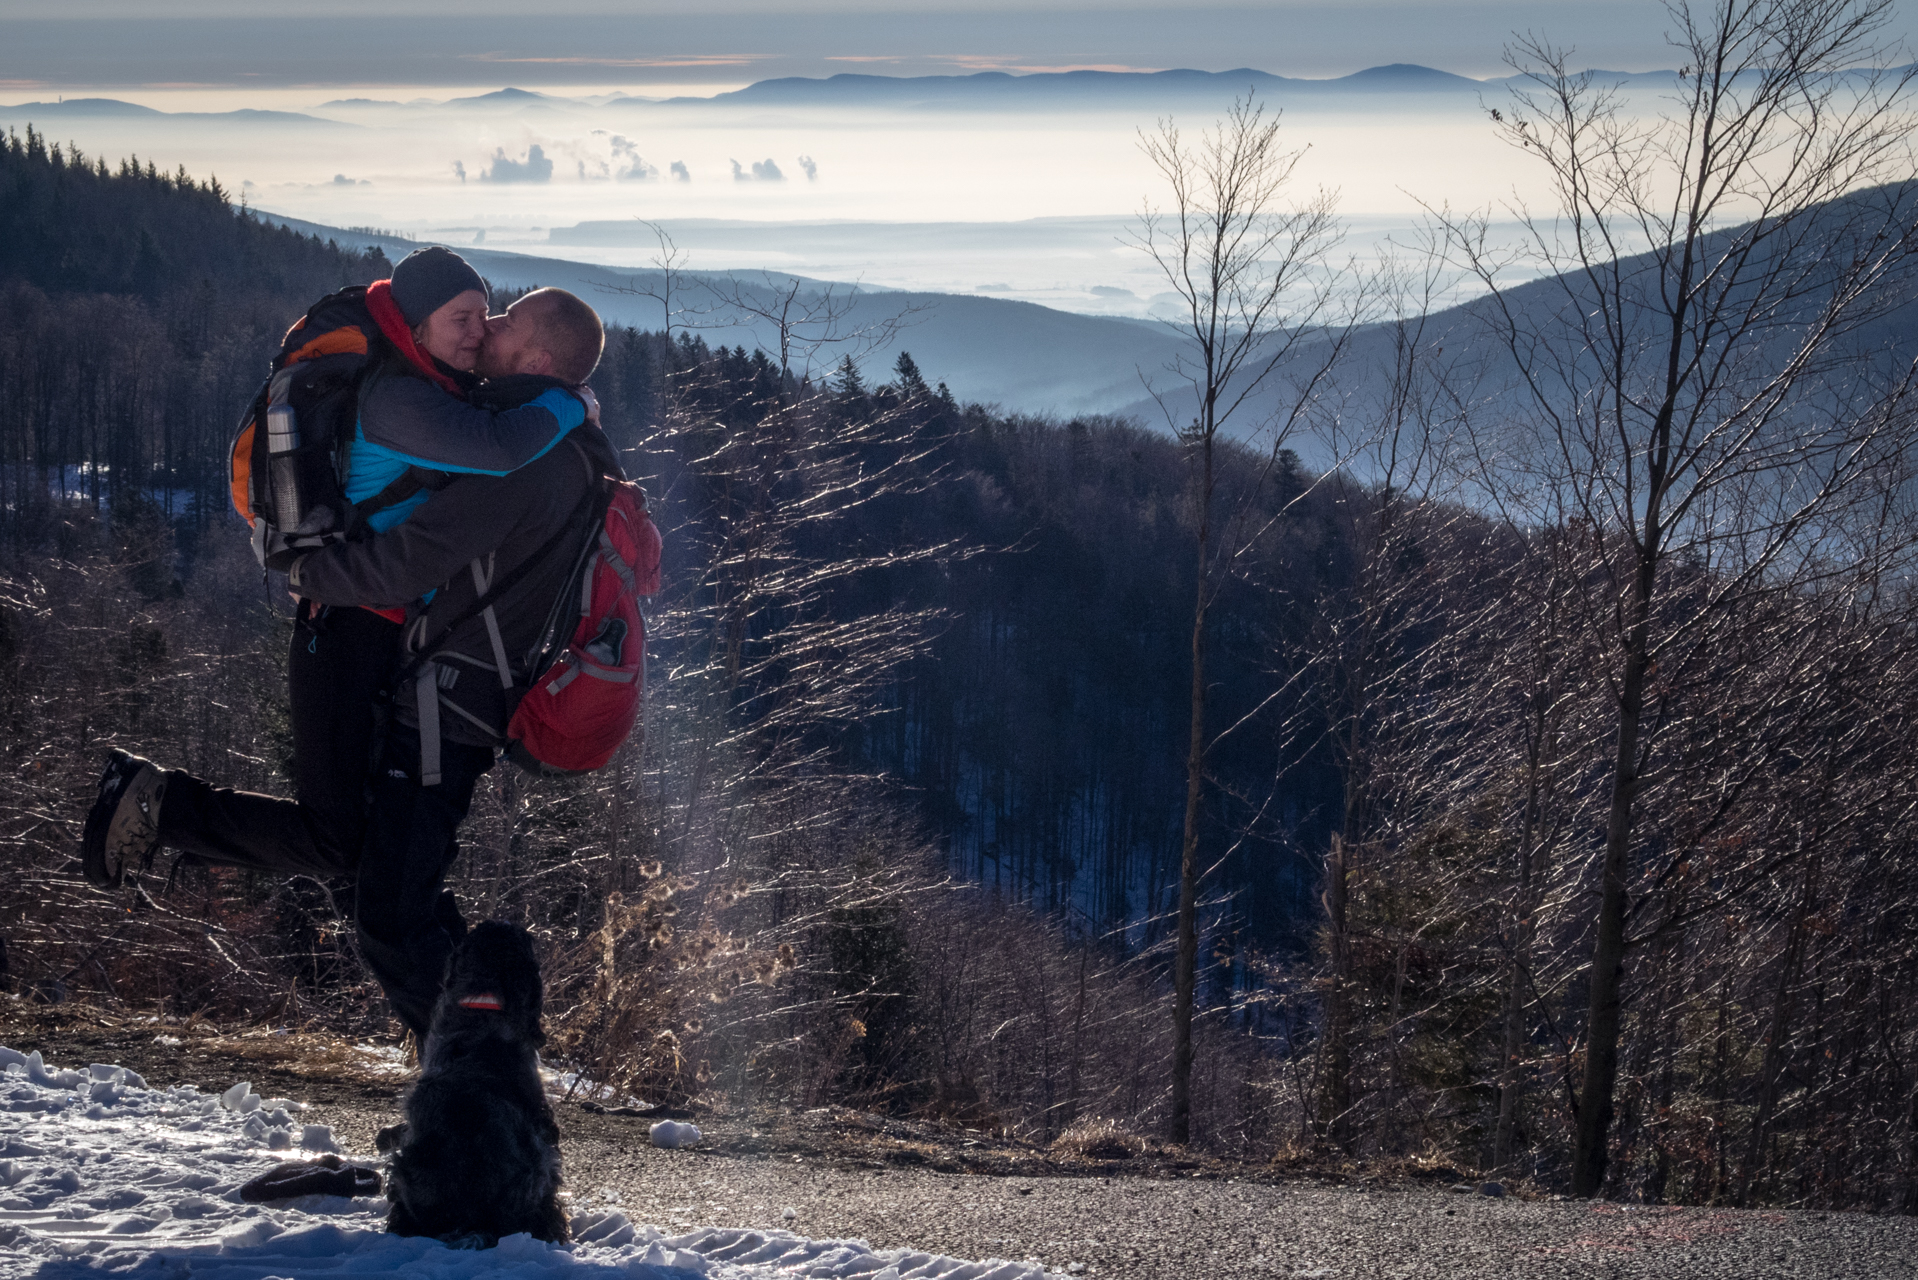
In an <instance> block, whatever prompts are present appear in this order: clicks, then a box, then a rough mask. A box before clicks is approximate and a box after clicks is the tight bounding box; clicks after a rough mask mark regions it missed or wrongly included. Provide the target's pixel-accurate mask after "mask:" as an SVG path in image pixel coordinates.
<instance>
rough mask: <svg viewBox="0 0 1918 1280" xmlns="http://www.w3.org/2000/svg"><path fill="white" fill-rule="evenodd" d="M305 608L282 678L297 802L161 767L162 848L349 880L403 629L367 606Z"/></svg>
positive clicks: (231, 863) (361, 839) (221, 862)
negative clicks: (380, 713)
mask: <svg viewBox="0 0 1918 1280" xmlns="http://www.w3.org/2000/svg"><path fill="white" fill-rule="evenodd" d="M306 613H307V607H305V606H303V607H302V608H301V609H300V611H299V613H298V614H297V615H296V616H295V617H294V619H293V645H292V650H291V652H289V653H288V655H287V663H286V674H287V684H288V687H289V691H290V693H291V695H292V711H293V794H294V796H295V797H297V798H296V799H294V800H283V799H281V798H279V797H277V796H268V795H261V794H260V793H258V792H254V791H236V790H233V789H232V788H230V787H216V786H213V785H211V784H210V783H207V782H205V781H203V780H201V779H199V778H196V777H194V776H193V775H192V774H190V773H186V772H184V771H182V770H179V769H169V770H168V771H167V789H166V800H165V801H164V802H163V803H162V804H161V806H160V842H161V844H163V845H165V846H166V847H168V848H170V849H177V850H179V851H181V852H183V853H191V854H194V855H196V856H197V857H199V858H200V859H201V860H203V861H205V862H209V863H212V864H214V865H215V866H224V867H245V868H247V869H248V870H252V871H263V872H268V873H276V874H280V875H309V876H314V877H317V878H319V879H322V880H330V879H338V878H341V877H350V876H352V875H353V874H354V871H355V869H356V868H357V867H358V865H359V860H360V848H361V846H362V845H363V844H364V843H365V835H366V814H367V799H368V792H367V782H368V774H369V773H370V772H371V770H372V763H373V751H374V739H375V737H376V731H377V716H376V700H377V699H378V698H379V696H380V695H381V693H382V691H383V690H385V688H386V686H387V685H388V684H389V683H390V682H391V680H392V678H393V675H394V673H395V671H396V670H397V668H398V665H399V651H400V626H399V624H398V623H395V622H388V621H387V620H386V619H385V618H382V617H380V616H378V615H377V614H372V613H368V612H367V611H366V610H364V609H319V610H318V611H317V616H315V617H314V618H312V619H308V618H307V616H306Z"/></svg>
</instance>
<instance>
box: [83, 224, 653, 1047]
mask: <svg viewBox="0 0 1918 1280" xmlns="http://www.w3.org/2000/svg"><path fill="white" fill-rule="evenodd" d="M336 296H338V295H336ZM364 307H365V311H366V312H367V313H370V315H371V319H372V322H373V323H374V324H376V325H377V328H378V335H377V337H378V338H379V339H383V340H384V341H376V342H375V345H374V347H373V348H372V349H373V351H374V354H375V358H374V359H372V361H371V363H370V364H369V365H367V367H366V368H365V370H364V372H363V373H362V374H361V375H360V376H359V381H358V407H357V424H356V425H355V426H353V427H352V428H351V439H350V441H349V442H346V443H345V447H344V448H343V449H342V450H340V451H339V454H338V455H336V456H339V457H342V458H343V461H342V462H341V463H340V464H339V466H338V468H337V469H338V479H339V481H340V482H341V487H342V488H343V490H344V494H345V498H346V499H347V501H348V502H350V503H351V504H352V505H353V507H354V508H355V509H356V511H357V512H358V513H359V514H360V515H361V516H362V517H363V519H362V520H360V521H359V522H358V523H359V525H360V528H359V533H360V534H361V536H357V537H352V538H347V539H342V540H336V541H331V542H328V543H327V544H325V545H323V546H320V547H318V548H317V549H310V550H292V549H288V550H283V551H280V552H278V553H277V554H275V555H270V556H268V557H267V558H266V564H267V566H268V567H269V568H274V569H280V570H283V571H285V572H286V574H287V581H288V585H289V587H290V588H291V590H292V593H293V596H294V598H295V602H296V603H295V612H294V620H293V642H292V649H291V652H290V654H289V656H288V661H287V678H288V683H289V685H290V686H291V688H290V692H291V702H292V728H293V792H294V796H295V797H296V798H295V799H293V800H283V799H279V798H276V797H273V796H267V795H260V794H258V793H255V792H248V791H236V790H232V789H229V788H224V787H216V786H213V785H211V784H210V783H208V782H206V781H204V780H202V779H200V778H197V777H194V776H193V775H192V774H189V773H186V772H184V771H182V770H178V769H163V768H161V767H159V766H158V765H156V764H154V763H152V762H151V761H148V760H144V759H141V758H140V757H138V756H135V755H131V754H129V753H127V752H125V751H119V750H116V751H114V752H113V753H112V755H111V756H110V758H109V759H108V761H107V765H106V770H105V772H104V773H103V774H102V775H101V778H100V783H99V791H98V795H97V798H96V799H95V800H94V802H93V806H92V809H91V811H90V812H89V814H88V816H87V820H86V826H85V829H84V832H83V835H82V838H81V855H82V856H81V863H82V869H83V871H84V872H85V875H86V877H87V879H88V881H89V882H91V883H92V884H93V885H95V886H96V887H98V888H101V889H113V888H115V887H117V886H119V885H120V883H121V882H122V878H123V876H124V874H125V872H126V871H127V869H128V868H129V867H132V866H135V865H136V864H137V865H138V866H139V867H142V868H144V867H148V866H150V865H151V864H152V860H153V857H154V854H155V852H156V851H157V850H158V849H160V848H161V847H166V848H170V849H173V850H176V851H178V852H179V853H180V854H182V855H183V856H185V857H190V858H192V859H194V860H195V861H197V862H200V863H203V864H207V865H213V866H230V867H245V868H247V869H249V870H253V871H260V872H266V873H269V874H277V875H308V876H313V877H316V878H319V879H322V880H329V879H338V878H352V879H353V880H354V882H355V893H354V905H353V915H354V920H355V924H356V926H357V931H358V937H359V946H360V952H361V955H362V956H363V957H364V959H365V960H366V962H367V965H368V966H369V967H370V968H371V969H372V971H373V974H374V976H375V977H376V978H377V979H378V980H379V983H380V985H381V987H382V988H383V989H384V990H385V992H386V995H387V998H388V1000H389V1001H390V1002H391V1004H392V1006H393V1011H394V1012H395V1014H397V1015H398V1017H399V1019H400V1021H401V1022H403V1023H404V1024H405V1025H406V1027H407V1028H408V1029H409V1030H411V1031H412V1032H413V1033H414V1035H415V1036H416V1037H417V1038H418V1040H419V1041H420V1042H421V1043H424V1041H425V1037H426V1031H427V1026H428V1023H429V1021H430V1019H431V1016H432V1011H433V1005H434V1002H435V1000H436V999H437V998H438V995H439V989H440V983H441V977H442V972H443V970H444V967H445V963H446V958H447V956H448V955H449V954H450V952H451V950H452V947H453V944H454V942H455V941H456V940H457V939H458V937H459V936H460V935H461V934H463V933H464V932H465V922H464V920H463V919H462V918H461V916H460V913H459V908H458V905H457V903H456V902H455V901H454V900H453V895H452V893H451V892H450V891H445V890H443V883H444V880H445V875H446V870H447V868H448V866H449V865H450V864H451V862H452V860H453V858H454V856H455V855H456V854H457V852H458V846H457V845H456V844H455V842H454V833H455V831H456V830H457V829H458V827H459V824H460V821H461V819H462V818H464V817H465V816H466V812H467V809H468V807H469V805H470V804H471V802H472V797H473V788H474V784H475V783H476V782H477V781H478V780H479V778H480V776H481V775H482V774H484V773H485V772H486V771H487V770H488V769H490V768H491V767H492V765H493V760H494V756H495V752H496V750H497V749H498V748H499V747H500V746H501V745H502V744H503V743H504V742H505V738H506V725H507V722H508V719H509V718H510V716H511V715H512V712H513V708H514V704H515V702H516V700H517V694H516V693H515V690H516V688H518V689H523V688H524V687H525V683H526V680H527V678H528V677H529V675H530V674H531V673H529V672H528V671H526V670H524V669H523V667H524V665H525V662H526V661H527V660H526V659H515V658H513V657H511V656H509V655H524V654H529V653H531V652H532V651H533V650H534V649H535V648H536V646H537V643H538V640H539V637H540V633H541V631H542V629H543V628H544V627H545V626H546V624H547V621H548V618H549V611H550V609H551V608H552V607H553V595H554V590H555V586H554V584H555V583H556V582H559V581H561V580H563V579H565V578H566V577H567V575H568V574H569V572H570V571H571V570H572V567H573V564H574V562H575V560H576V557H577V554H578V547H577V545H576V541H577V540H576V539H570V538H568V537H566V536H565V534H566V532H567V530H568V528H569V527H573V526H574V524H575V517H576V515H577V512H578V511H579V510H580V509H581V508H582V504H583V502H584V501H585V500H586V499H587V498H588V496H589V494H591V493H592V492H593V491H594V490H595V488H596V486H598V485H600V484H601V483H602V479H601V478H602V477H606V476H610V477H613V478H614V479H618V478H620V470H619V463H618V460H617V457H616V455H615V452H614V450H613V448H612V446H611V445H610V444H609V443H608V441H607V439H606V437H605V436H604V435H603V434H602V433H601V432H600V429H599V420H598V419H599V410H598V405H597V403H596V402H595V400H594V398H593V394H592V392H591V391H590V390H589V389H587V387H586V385H585V384H586V379H587V378H588V377H589V376H590V375H591V374H592V372H593V369H594V368H595V367H596V366H597V365H598V363H599V358H600V353H601V351H602V349H603V347H604V344H605V333H604V330H603V329H602V328H601V325H600V320H599V317H598V316H597V315H596V314H595V313H594V311H593V309H592V308H591V307H589V306H588V305H587V304H586V303H585V302H583V301H581V300H580V299H579V298H578V297H576V296H574V295H573V294H571V293H567V292H566V291H564V290H562V289H538V290H535V291H533V292H531V293H529V294H527V295H525V296H524V297H522V298H520V299H519V300H518V301H516V302H514V303H513V304H512V305H511V306H510V307H508V308H507V309H506V311H505V312H504V313H503V314H501V315H489V314H488V295H487V287H486V284H485V282H484V281H483V280H482V279H481V278H480V275H479V273H478V272H477V271H475V270H474V269H473V267H472V266H471V265H470V264H468V263H467V262H466V261H465V260H464V259H463V258H461V257H460V256H459V255H458V254H455V253H453V252H451V251H450V250H447V249H442V248H429V249H421V250H419V251H417V252H415V253H413V254H410V255H408V257H407V258H406V259H405V260H404V261H402V262H401V263H400V264H399V266H398V267H396V268H395V269H394V271H393V276H392V279H390V280H381V281H377V282H375V283H374V284H373V285H371V286H369V287H368V289H367V290H366V293H365V298H364ZM315 310H316V312H317V310H318V308H316V309H315ZM302 323H305V322H304V321H303V322H302ZM297 328H298V326H296V329H297ZM429 602H430V604H431V608H432V614H433V617H434V618H435V619H438V620H444V619H453V620H455V621H454V622H453V623H452V625H451V626H450V627H448V626H447V625H446V623H445V622H443V621H436V622H434V623H433V624H432V625H429V620H428V617H427V606H428V604H429ZM489 602H490V605H491V607H490V608H487V607H484V606H485V605H486V604H487V603H489ZM403 676H404V677H405V678H406V683H405V687H402V688H396V687H395V684H396V682H397V681H400V680H401V678H402V677H403ZM416 676H417V677H418V678H414V677H416Z"/></svg>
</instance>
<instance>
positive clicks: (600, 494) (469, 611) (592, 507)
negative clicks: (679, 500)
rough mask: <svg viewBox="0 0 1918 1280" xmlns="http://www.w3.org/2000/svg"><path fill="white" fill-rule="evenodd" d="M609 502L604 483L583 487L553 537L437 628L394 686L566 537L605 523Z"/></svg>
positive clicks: (522, 579)
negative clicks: (580, 529)
mask: <svg viewBox="0 0 1918 1280" xmlns="http://www.w3.org/2000/svg"><path fill="white" fill-rule="evenodd" d="M611 500H612V490H611V487H610V486H609V485H606V484H604V483H603V482H595V483H593V484H589V485H588V486H587V487H586V492H585V493H584V494H583V495H581V497H580V500H579V502H578V504H577V505H576V506H574V508H573V510H572V511H571V512H570V513H569V514H568V515H567V517H566V519H565V521H564V522H562V523H561V524H560V526H559V528H557V529H555V530H554V531H553V533H552V535H551V536H550V537H548V538H547V539H546V541H544V542H542V543H540V544H539V546H538V547H537V548H536V549H534V550H533V552H532V553H531V554H529V555H527V556H526V557H525V558H524V559H522V560H521V561H520V562H519V563H518V564H516V565H514V566H513V568H512V569H511V570H509V571H508V572H507V573H506V574H505V575H504V576H502V577H499V578H496V579H494V580H493V581H492V582H491V583H490V584H489V585H488V587H487V589H486V590H485V591H483V592H481V593H480V594H479V595H477V596H476V597H475V598H474V599H473V600H472V602H471V603H469V604H468V605H467V606H466V608H464V609H462V610H460V612H459V614H458V615H457V616H455V617H454V618H453V619H451V620H450V621H449V622H447V623H446V624H445V625H444V626H442V627H440V628H439V630H438V632H437V633H436V634H435V635H434V636H433V638H432V639H431V640H429V641H424V642H422V643H421V645H420V648H419V652H418V653H417V654H416V655H414V657H413V659H412V661H411V662H409V663H407V665H406V666H405V667H404V668H402V669H401V671H400V674H399V676H398V678H397V683H399V684H404V683H405V682H406V681H407V680H408V679H410V678H411V677H413V676H414V675H417V674H418V673H419V670H420V668H421V667H422V666H424V665H425V664H426V663H427V662H429V661H431V660H432V658H433V657H434V656H435V654H436V653H437V652H438V650H439V647H440V646H441V645H442V644H444V643H445V642H446V639H447V637H448V636H450V635H452V634H453V632H454V631H455V630H456V629H457V628H459V627H462V626H464V625H465V624H466V623H468V622H470V621H472V620H473V619H474V618H477V617H479V616H480V615H481V614H482V613H485V612H486V611H487V610H488V609H490V608H492V607H493V602H494V601H495V600H498V599H499V598H500V597H502V596H504V595H505V594H506V593H507V592H509V591H511V590H512V589H513V588H514V587H517V586H518V585H519V584H520V583H521V582H523V581H524V580H525V579H526V577H527V575H528V574H530V573H532V572H533V570H535V569H536V568H538V567H539V565H540V564H541V562H543V561H544V560H545V559H546V557H547V556H549V555H551V554H552V553H553V552H554V551H556V550H558V549H559V548H560V546H561V545H563V544H564V543H565V541H566V539H567V538H568V537H569V536H573V535H575V533H576V530H577V529H578V528H579V527H580V525H581V524H584V525H585V526H586V527H587V528H588V529H590V528H591V527H592V522H593V520H594V518H595V517H597V518H599V519H604V518H605V513H606V504H607V503H608V502H610V501H611ZM424 621H425V618H424V617H422V618H421V622H422V624H423V623H424ZM424 629H425V628H424V626H423V625H422V627H421V630H422V632H424Z"/></svg>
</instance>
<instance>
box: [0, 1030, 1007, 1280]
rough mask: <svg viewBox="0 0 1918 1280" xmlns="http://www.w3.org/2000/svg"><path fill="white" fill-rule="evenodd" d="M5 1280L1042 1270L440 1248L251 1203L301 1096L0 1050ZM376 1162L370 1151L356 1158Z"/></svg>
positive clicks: (758, 1249) (771, 1235) (656, 1242)
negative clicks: (51, 1061)
mask: <svg viewBox="0 0 1918 1280" xmlns="http://www.w3.org/2000/svg"><path fill="white" fill-rule="evenodd" d="M0 1066H3V1067H4V1070H5V1074H4V1076H0V1105H3V1106H4V1108H5V1110H4V1111H0V1280H4V1278H10V1277H15V1276H36V1277H42V1278H59V1280H64V1278H66V1277H74V1278H76V1280H77V1277H81V1276H97V1275H113V1276H127V1277H156V1278H157V1277H167V1278H168V1280H172V1278H173V1277H185V1276H189V1275H190V1276H194V1277H199V1278H201V1280H266V1278H267V1277H282V1278H284V1280H322V1278H324V1280H333V1278H335V1277H353V1276H372V1275H398V1276H407V1277H422V1278H424V1277H431V1278H432V1280H465V1278H466V1277H481V1276H507V1275H511V1276H514V1277H533V1276H540V1277H546V1276H550V1277H553V1278H554V1280H562V1278H563V1280H573V1278H574V1277H578V1278H580V1280H586V1278H588V1277H590V1278H592V1280H599V1278H600V1277H605V1278H606V1280H612V1278H613V1277H615V1276H625V1277H634V1278H635V1280H672V1278H674V1277H685V1276H688V1275H701V1276H705V1277H708V1278H709V1280H765V1278H768V1277H858V1278H860V1280H914V1278H918V1277H924V1278H926V1280H1037V1278H1038V1277H1039V1276H1041V1275H1042V1274H1043V1269H1042V1268H1041V1267H1039V1266H1038V1265H1037V1264H1036V1263H1029V1262H1028V1263H1015V1262H1002V1261H997V1260H994V1261H987V1262H962V1261H959V1260H957V1259H954V1258H948V1257H941V1256H936V1255H932V1254H926V1253H918V1252H914V1251H912V1250H903V1249H890V1250H875V1249H872V1248H870V1247H869V1246H868V1245H866V1243H865V1242H864V1241H859V1240H810V1239H807V1238H805V1237H803V1236H798V1235H793V1234H791V1233H788V1232H783V1231H753V1230H745V1229H740V1228H714V1227H706V1228H699V1229H696V1230H693V1231H689V1232H685V1233H683V1234H678V1235H671V1236H668V1235H664V1234H662V1233H661V1232H660V1231H658V1230H657V1229H655V1228H653V1227H650V1226H645V1225H642V1224H639V1223H635V1222H631V1221H629V1220H628V1219H627V1218H626V1216H625V1215H624V1214H622V1213H620V1212H618V1211H617V1210H613V1209H585V1210H582V1211H580V1212H577V1213H576V1214H575V1215H574V1217H573V1234H574V1236H575V1242H574V1243H573V1244H571V1245H565V1246H555V1245H549V1244H545V1243H543V1242H541V1241H538V1240H534V1239H531V1238H530V1237H528V1236H524V1235H520V1236H509V1237H507V1238H506V1239H504V1240H502V1241H500V1243H499V1246H498V1247H497V1248H494V1249H485V1250H459V1249H449V1248H448V1247H447V1246H445V1245H443V1244H441V1243H439V1242H438V1241H436V1240H424V1239H417V1238H404V1237H400V1236H390V1235H387V1234H386V1232H385V1230H384V1227H385V1217H386V1201H385V1200H384V1199H383V1198H372V1199H357V1200H350V1199H345V1198H342V1197H338V1196H304V1197H301V1198H298V1199H294V1200H284V1201H279V1202H276V1203H272V1204H266V1205H254V1204H247V1203H245V1202H244V1201H243V1200H241V1198H240V1194H239V1189H240V1186H241V1184H243V1183H245V1182H247V1181H248V1180H249V1179H251V1178H253V1177H254V1176H256V1175H257V1174H260V1173H262V1172H265V1171H266V1170H267V1169H270V1168H272V1167H273V1166H274V1165H275V1164H278V1163H280V1162H282V1161H285V1160H288V1159H296V1158H300V1157H301V1156H302V1155H303V1154H316V1153H318V1152H322V1151H327V1150H331V1149H333V1148H334V1145H335V1144H334V1142H333V1138H332V1134H331V1131H330V1130H328V1128H327V1127H326V1126H325V1125H317V1124H307V1123H304V1122H302V1121H301V1119H300V1118H299V1110H300V1107H299V1104H297V1103H291V1102H288V1101H286V1100H285V1099H280V1098H261V1097H260V1096H259V1095H258V1094H257V1093H254V1092H252V1090H251V1089H250V1088H248V1087H247V1086H245V1085H244V1084H236V1085H234V1086H232V1087H230V1088H227V1089H225V1090H224V1091H222V1092H219V1093H202V1092H201V1091H200V1090H199V1089H197V1088H196V1087H194V1086H193V1085H177V1086H174V1087H171V1088H155V1087H150V1086H149V1085H148V1084H147V1082H146V1081H145V1080H143V1079H141V1078H140V1076H139V1075H137V1074H135V1073H134V1072H131V1071H127V1070H126V1069H124V1068H122V1067H118V1066H113V1065H110V1064H94V1065H90V1066H88V1067H85V1068H78V1069H76V1068H71V1067H69V1068H65V1069H62V1068H58V1067H53V1066H49V1065H48V1064H46V1063H44V1062H43V1061H42V1060H41V1058H40V1055H39V1054H38V1053H33V1054H21V1053H19V1052H17V1051H15V1050H12V1049H6V1048H0ZM363 1162H364V1163H371V1162H372V1161H371V1159H370V1158H369V1159H367V1160H365V1161H363Z"/></svg>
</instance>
